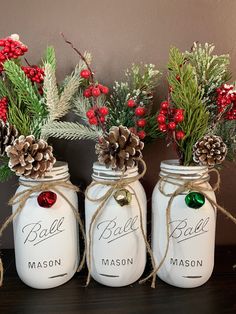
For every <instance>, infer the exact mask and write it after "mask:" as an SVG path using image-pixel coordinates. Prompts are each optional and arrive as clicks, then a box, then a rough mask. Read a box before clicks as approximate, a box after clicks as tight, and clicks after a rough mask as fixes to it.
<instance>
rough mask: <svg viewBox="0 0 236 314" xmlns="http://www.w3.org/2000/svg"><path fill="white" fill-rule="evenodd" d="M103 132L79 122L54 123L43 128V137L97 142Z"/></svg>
mask: <svg viewBox="0 0 236 314" xmlns="http://www.w3.org/2000/svg"><path fill="white" fill-rule="evenodd" d="M101 134H102V132H101V130H99V129H98V128H96V127H88V126H85V125H82V124H81V123H79V122H64V121H54V122H52V123H50V124H49V125H45V126H44V127H43V128H42V136H43V138H45V139H47V138H49V137H54V138H59V139H63V138H64V139H67V140H77V139H78V140H94V141H96V140H97V139H98V138H99V136H101Z"/></svg>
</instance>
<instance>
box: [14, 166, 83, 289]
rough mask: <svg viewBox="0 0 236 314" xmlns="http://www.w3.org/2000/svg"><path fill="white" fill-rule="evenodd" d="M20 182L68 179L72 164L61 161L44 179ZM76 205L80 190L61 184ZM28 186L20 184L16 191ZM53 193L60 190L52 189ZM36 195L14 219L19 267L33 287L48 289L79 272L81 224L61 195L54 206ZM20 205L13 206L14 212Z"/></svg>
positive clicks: (21, 273) (25, 279)
mask: <svg viewBox="0 0 236 314" xmlns="http://www.w3.org/2000/svg"><path fill="white" fill-rule="evenodd" d="M19 180H20V183H23V184H27V185H30V186H35V185H37V184H40V183H42V182H45V183H46V182H47V183H49V182H53V181H56V180H62V181H68V180H69V173H68V165H67V163H64V162H57V163H56V164H55V166H54V167H53V169H52V170H51V171H50V172H48V173H47V174H46V176H45V177H44V178H42V179H37V180H33V179H26V178H24V177H20V179H19ZM57 188H58V189H59V191H60V192H61V193H63V195H65V196H66V197H67V198H68V199H69V200H70V202H71V203H72V204H73V205H74V207H75V208H77V206H78V200H77V195H76V192H74V191H72V190H70V189H68V188H64V187H59V186H57ZM25 189H27V187H25V186H23V185H20V186H19V188H18V189H17V191H16V193H19V192H22V191H24V190H25ZM52 192H54V193H56V192H55V191H53V190H52ZM39 194H40V193H38V192H37V193H34V194H32V195H31V196H30V197H29V198H28V200H27V201H26V204H25V206H24V208H23V209H22V211H21V212H20V213H19V214H18V215H17V216H16V217H15V219H14V221H13V232H14V245H15V259H16V269H17V273H18V275H19V277H20V278H21V280H22V281H23V282H24V283H25V284H27V285H28V286H30V287H33V288H38V289H47V288H53V287H57V286H59V285H62V284H64V283H65V282H67V281H68V280H70V279H71V278H72V276H73V275H74V274H75V272H76V270H77V267H78V262H79V242H78V226H77V221H76V218H75V215H74V213H73V210H72V208H71V207H70V205H69V204H68V203H67V202H66V200H65V199H64V198H63V197H62V196H61V195H59V194H57V193H56V194H57V200H56V202H55V204H54V205H53V206H52V207H51V208H44V207H40V206H39V204H38V201H37V197H38V195H39ZM18 205H19V204H16V205H14V206H13V212H14V211H15V210H16V209H17V207H18Z"/></svg>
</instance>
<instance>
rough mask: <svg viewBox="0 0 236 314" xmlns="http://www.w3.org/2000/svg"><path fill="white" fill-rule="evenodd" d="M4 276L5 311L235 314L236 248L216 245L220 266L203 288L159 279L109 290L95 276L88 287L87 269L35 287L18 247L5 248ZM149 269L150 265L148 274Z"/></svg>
mask: <svg viewBox="0 0 236 314" xmlns="http://www.w3.org/2000/svg"><path fill="white" fill-rule="evenodd" d="M2 256H3V261H4V266H5V269H6V271H5V278H4V285H3V287H2V288H1V289H0V313H1V314H11V313H16V314H18V313H19V314H51V313H55V314H72V313H79V314H80V313H88V314H93V313H94V314H95V313H96V314H100V313H101V314H106V313H109V314H110V313H111V314H112V313H114V314H116V313H122V314H126V313H134V314H139V313H145V314H147V313H158V314H159V313H160V314H165V313H166V314H172V313H176V314H195V313H196V314H218V313H219V314H223V313H228V314H229V313H230V314H231V313H232V314H235V313H236V269H234V268H233V265H234V264H236V246H219V247H217V248H216V257H215V269H214V273H213V276H212V277H211V279H210V280H209V281H208V282H207V283H206V284H205V285H203V286H202V287H199V288H194V289H181V288H175V287H172V286H169V285H167V284H165V283H164V282H162V281H161V280H157V287H156V289H152V288H150V286H149V283H147V284H145V285H139V284H138V283H135V284H134V285H132V286H127V287H123V288H109V287H106V286H102V285H100V284H98V283H96V282H95V281H93V280H92V282H91V284H90V285H89V287H87V288H85V287H83V285H84V283H85V278H86V271H83V272H82V274H77V275H75V276H74V278H73V279H72V280H70V281H69V282H68V283H66V284H64V285H63V286H60V287H57V288H54V289H49V290H36V289H32V288H29V287H27V286H26V285H24V284H23V283H22V282H21V280H20V279H19V278H18V276H17V274H16V270H15V264H14V251H13V250H4V251H3V252H2ZM147 271H148V269H146V272H147Z"/></svg>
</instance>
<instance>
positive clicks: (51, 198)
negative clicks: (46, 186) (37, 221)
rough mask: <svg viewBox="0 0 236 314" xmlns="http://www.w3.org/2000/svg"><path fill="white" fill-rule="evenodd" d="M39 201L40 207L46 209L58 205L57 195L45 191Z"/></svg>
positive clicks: (40, 195)
mask: <svg viewBox="0 0 236 314" xmlns="http://www.w3.org/2000/svg"><path fill="white" fill-rule="evenodd" d="M37 200H38V204H39V206H41V207H44V208H50V207H52V206H53V205H54V204H55V203H56V201H57V195H56V193H54V192H52V191H44V192H41V193H40V194H39V196H38V198H37Z"/></svg>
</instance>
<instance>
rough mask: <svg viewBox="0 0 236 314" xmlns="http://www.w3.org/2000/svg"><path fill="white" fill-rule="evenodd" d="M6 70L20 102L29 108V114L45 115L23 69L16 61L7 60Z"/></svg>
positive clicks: (5, 63)
mask: <svg viewBox="0 0 236 314" xmlns="http://www.w3.org/2000/svg"><path fill="white" fill-rule="evenodd" d="M4 70H5V73H6V75H7V77H8V78H9V80H10V81H11V82H12V84H13V88H14V90H15V92H16V93H17V94H18V97H19V99H20V102H21V103H23V104H25V105H26V106H27V108H28V112H31V113H33V114H35V115H40V116H41V115H43V114H44V113H45V109H44V106H43V105H42V104H41V102H40V100H39V97H38V95H37V94H36V92H35V89H34V87H33V85H32V83H31V81H30V80H29V79H28V78H27V76H26V75H25V73H24V71H23V70H22V69H21V67H20V66H19V65H17V64H16V63H15V62H14V61H12V60H7V61H5V62H4Z"/></svg>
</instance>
